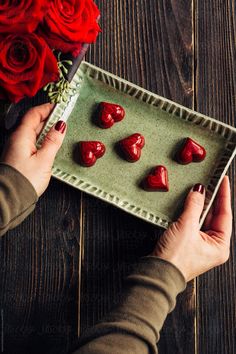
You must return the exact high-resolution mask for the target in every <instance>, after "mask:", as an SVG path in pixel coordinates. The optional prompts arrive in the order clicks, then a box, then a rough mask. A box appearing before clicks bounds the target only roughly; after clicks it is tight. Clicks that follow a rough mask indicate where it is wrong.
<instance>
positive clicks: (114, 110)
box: [98, 102, 125, 129]
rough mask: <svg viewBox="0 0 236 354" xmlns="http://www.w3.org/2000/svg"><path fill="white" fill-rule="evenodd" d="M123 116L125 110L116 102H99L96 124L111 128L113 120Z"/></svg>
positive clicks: (116, 120)
mask: <svg viewBox="0 0 236 354" xmlns="http://www.w3.org/2000/svg"><path fill="white" fill-rule="evenodd" d="M124 117H125V110H124V108H123V107H121V106H120V105H118V104H114V103H108V102H101V103H100V104H99V107H98V124H99V125H100V127H101V128H104V129H107V128H111V127H112V126H113V124H114V123H115V122H120V121H121V120H122V119H124Z"/></svg>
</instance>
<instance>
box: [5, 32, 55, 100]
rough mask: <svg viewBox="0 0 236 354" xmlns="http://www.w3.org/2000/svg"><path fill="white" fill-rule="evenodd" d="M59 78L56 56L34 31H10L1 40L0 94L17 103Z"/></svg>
mask: <svg viewBox="0 0 236 354" xmlns="http://www.w3.org/2000/svg"><path fill="white" fill-rule="evenodd" d="M56 80H58V65H57V60H56V58H55V56H54V55H53V53H52V51H51V49H50V48H49V47H48V45H47V43H46V42H45V41H44V39H43V38H42V37H39V36H37V35H36V34H34V33H25V34H22V35H21V34H20V35H18V34H10V35H8V36H7V37H6V38H3V39H2V40H1V41H0V98H1V99H9V100H10V101H12V102H14V103H17V102H18V101H20V100H21V99H22V98H23V97H25V96H28V97H33V96H34V95H35V94H36V93H37V92H38V90H39V89H41V88H42V87H43V86H45V85H46V84H47V83H49V82H52V81H56Z"/></svg>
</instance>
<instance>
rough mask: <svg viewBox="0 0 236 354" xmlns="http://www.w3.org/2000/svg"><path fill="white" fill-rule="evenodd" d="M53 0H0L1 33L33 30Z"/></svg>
mask: <svg viewBox="0 0 236 354" xmlns="http://www.w3.org/2000/svg"><path fill="white" fill-rule="evenodd" d="M50 1H51V0H20V1H9V0H3V1H0V33H6V32H7V33H18V34H19V33H24V32H33V31H34V30H35V29H36V27H37V26H38V24H39V22H40V21H41V20H42V18H43V16H44V15H45V11H46V10H47V9H48V7H49V5H50Z"/></svg>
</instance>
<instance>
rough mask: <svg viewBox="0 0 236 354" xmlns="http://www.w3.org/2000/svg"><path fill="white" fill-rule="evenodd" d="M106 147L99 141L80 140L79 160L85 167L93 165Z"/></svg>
mask: <svg viewBox="0 0 236 354" xmlns="http://www.w3.org/2000/svg"><path fill="white" fill-rule="evenodd" d="M105 151H106V147H105V145H104V144H103V143H101V142H100V141H80V142H79V161H80V163H81V165H83V166H85V167H91V166H93V165H94V164H95V163H96V161H97V159H98V158H100V157H102V156H103V155H104V154H105Z"/></svg>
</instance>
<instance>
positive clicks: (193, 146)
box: [177, 138, 206, 165]
mask: <svg viewBox="0 0 236 354" xmlns="http://www.w3.org/2000/svg"><path fill="white" fill-rule="evenodd" d="M205 157H206V150H205V149H204V147H203V146H201V145H199V144H198V143H197V142H196V141H194V140H192V139H191V138H187V139H186V140H185V142H184V145H183V147H182V149H181V150H180V151H179V152H178V154H177V160H178V162H179V163H181V164H182V165H187V164H189V163H191V162H201V161H203V160H204V159H205Z"/></svg>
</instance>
